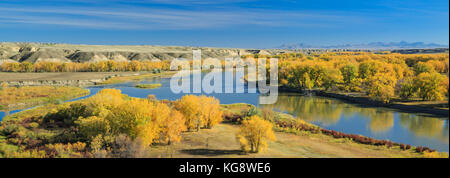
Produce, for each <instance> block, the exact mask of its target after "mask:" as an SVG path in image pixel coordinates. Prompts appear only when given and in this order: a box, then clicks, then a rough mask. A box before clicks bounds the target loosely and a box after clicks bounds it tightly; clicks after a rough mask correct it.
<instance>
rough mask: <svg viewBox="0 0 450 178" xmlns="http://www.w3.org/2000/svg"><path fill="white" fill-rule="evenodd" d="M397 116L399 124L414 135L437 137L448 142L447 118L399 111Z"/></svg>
mask: <svg viewBox="0 0 450 178" xmlns="http://www.w3.org/2000/svg"><path fill="white" fill-rule="evenodd" d="M399 116H400V117H399V119H400V120H399V122H400V125H401V126H403V127H405V128H408V129H409V130H410V131H411V132H412V133H414V134H415V135H417V136H422V137H433V138H438V139H439V140H442V141H445V142H446V143H448V142H449V140H448V139H449V136H448V120H443V119H438V118H431V117H425V116H419V115H411V114H406V113H400V114H399Z"/></svg>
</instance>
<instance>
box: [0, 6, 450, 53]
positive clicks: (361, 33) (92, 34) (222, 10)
mask: <svg viewBox="0 0 450 178" xmlns="http://www.w3.org/2000/svg"><path fill="white" fill-rule="evenodd" d="M0 41H20V42H54V43H75V44H150V45H183V46H211V47H238V48H270V47H276V46H279V45H281V44H285V43H306V44H311V45H337V44H348V43H350V44H357V43H368V42H378V41H381V42H398V41H408V42H416V41H421V42H426V43H438V44H449V1H448V0H433V1H418V0H409V1H399V0H370V1H369V0H367V1H363V0H340V1H335V0H308V1H294V0H277V1H276V0H262V1H256V0H229V1H219V0H96V1H95V2H93V0H39V1H38V0H0Z"/></svg>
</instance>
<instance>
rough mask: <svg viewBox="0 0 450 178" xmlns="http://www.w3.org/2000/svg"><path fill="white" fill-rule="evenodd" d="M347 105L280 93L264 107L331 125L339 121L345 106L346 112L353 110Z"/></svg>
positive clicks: (317, 98)
mask: <svg viewBox="0 0 450 178" xmlns="http://www.w3.org/2000/svg"><path fill="white" fill-rule="evenodd" d="M346 105H347V104H345V103H337V101H333V100H329V99H324V98H319V97H306V96H287V95H280V96H278V100H277V102H276V103H275V104H272V105H263V106H262V107H269V108H271V109H275V110H280V111H284V112H287V113H289V114H293V115H295V116H297V117H300V118H301V119H303V120H306V121H316V122H320V123H323V124H326V125H331V124H335V123H336V122H338V121H339V119H340V116H341V114H342V112H343V110H344V108H345V109H346V112H351V111H347V110H348V109H349V108H346Z"/></svg>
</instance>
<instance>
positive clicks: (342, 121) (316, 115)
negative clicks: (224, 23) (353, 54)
mask: <svg viewBox="0 0 450 178" xmlns="http://www.w3.org/2000/svg"><path fill="white" fill-rule="evenodd" d="M191 81H192V80H191ZM223 82H225V81H224V80H223ZM137 83H161V84H162V87H160V88H156V89H139V88H135V87H134V86H135V85H136V84H137ZM103 88H117V89H120V90H121V91H122V93H123V94H127V95H129V96H131V97H139V98H146V97H147V96H148V95H149V94H153V95H155V96H156V98H158V99H168V100H177V99H179V98H181V97H182V96H183V95H185V94H183V93H180V94H174V93H173V92H172V90H171V89H170V79H169V78H161V79H160V78H153V79H147V80H143V81H139V82H125V83H120V84H113V85H104V86H91V87H87V89H89V90H90V91H91V93H90V95H88V96H85V97H81V98H77V99H74V100H79V99H84V98H87V97H90V96H92V95H94V94H96V93H97V92H98V91H99V90H101V89H103ZM222 88H223V91H224V88H225V85H222ZM245 91H246V92H245V93H241V94H226V93H211V94H206V95H208V96H214V97H216V98H217V99H219V100H220V103H222V104H231V103H249V104H253V105H256V106H258V107H269V108H272V109H274V110H275V111H281V112H285V113H289V114H292V115H295V116H297V117H299V118H301V119H304V120H306V121H308V122H311V123H314V124H316V125H319V126H321V127H324V128H327V129H333V130H336V131H342V132H344V133H351V134H359V135H364V136H368V137H372V138H376V139H384V140H391V141H394V142H399V143H405V144H411V145H417V146H428V147H430V148H433V149H437V150H439V151H444V152H449V120H448V118H446V117H441V118H440V117H432V116H427V115H425V114H414V113H406V112H401V111H398V110H394V109H389V108H379V107H376V108H374V107H367V106H361V105H358V104H349V103H346V102H343V101H340V100H337V99H333V98H325V97H318V96H301V95H299V94H295V93H281V94H280V95H279V96H278V100H277V102H276V103H275V104H272V105H259V104H258V101H259V94H258V93H248V92H247V87H246V90H245ZM202 94H204V93H202ZM197 95H199V94H197ZM74 100H71V101H74ZM20 111H21V110H15V111H10V112H9V113H5V112H0V121H1V119H2V118H3V117H4V116H5V115H7V114H12V113H16V112H20Z"/></svg>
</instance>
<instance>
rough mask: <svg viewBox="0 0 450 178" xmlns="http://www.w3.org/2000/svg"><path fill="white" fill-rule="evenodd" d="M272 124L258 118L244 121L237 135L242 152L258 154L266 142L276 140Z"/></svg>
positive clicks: (253, 117) (265, 145) (254, 117)
mask: <svg viewBox="0 0 450 178" xmlns="http://www.w3.org/2000/svg"><path fill="white" fill-rule="evenodd" d="M272 127H273V125H272V123H270V122H269V121H266V120H264V119H262V118H260V117H259V116H256V115H255V116H252V117H250V118H249V119H248V120H244V121H243V122H242V125H241V127H240V129H239V132H238V134H237V139H238V140H239V143H240V144H241V148H242V150H244V151H246V152H248V151H250V152H254V153H256V152H259V151H261V150H263V149H265V148H266V147H267V141H268V140H273V141H274V140H276V138H275V134H274V132H273V130H272Z"/></svg>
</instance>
